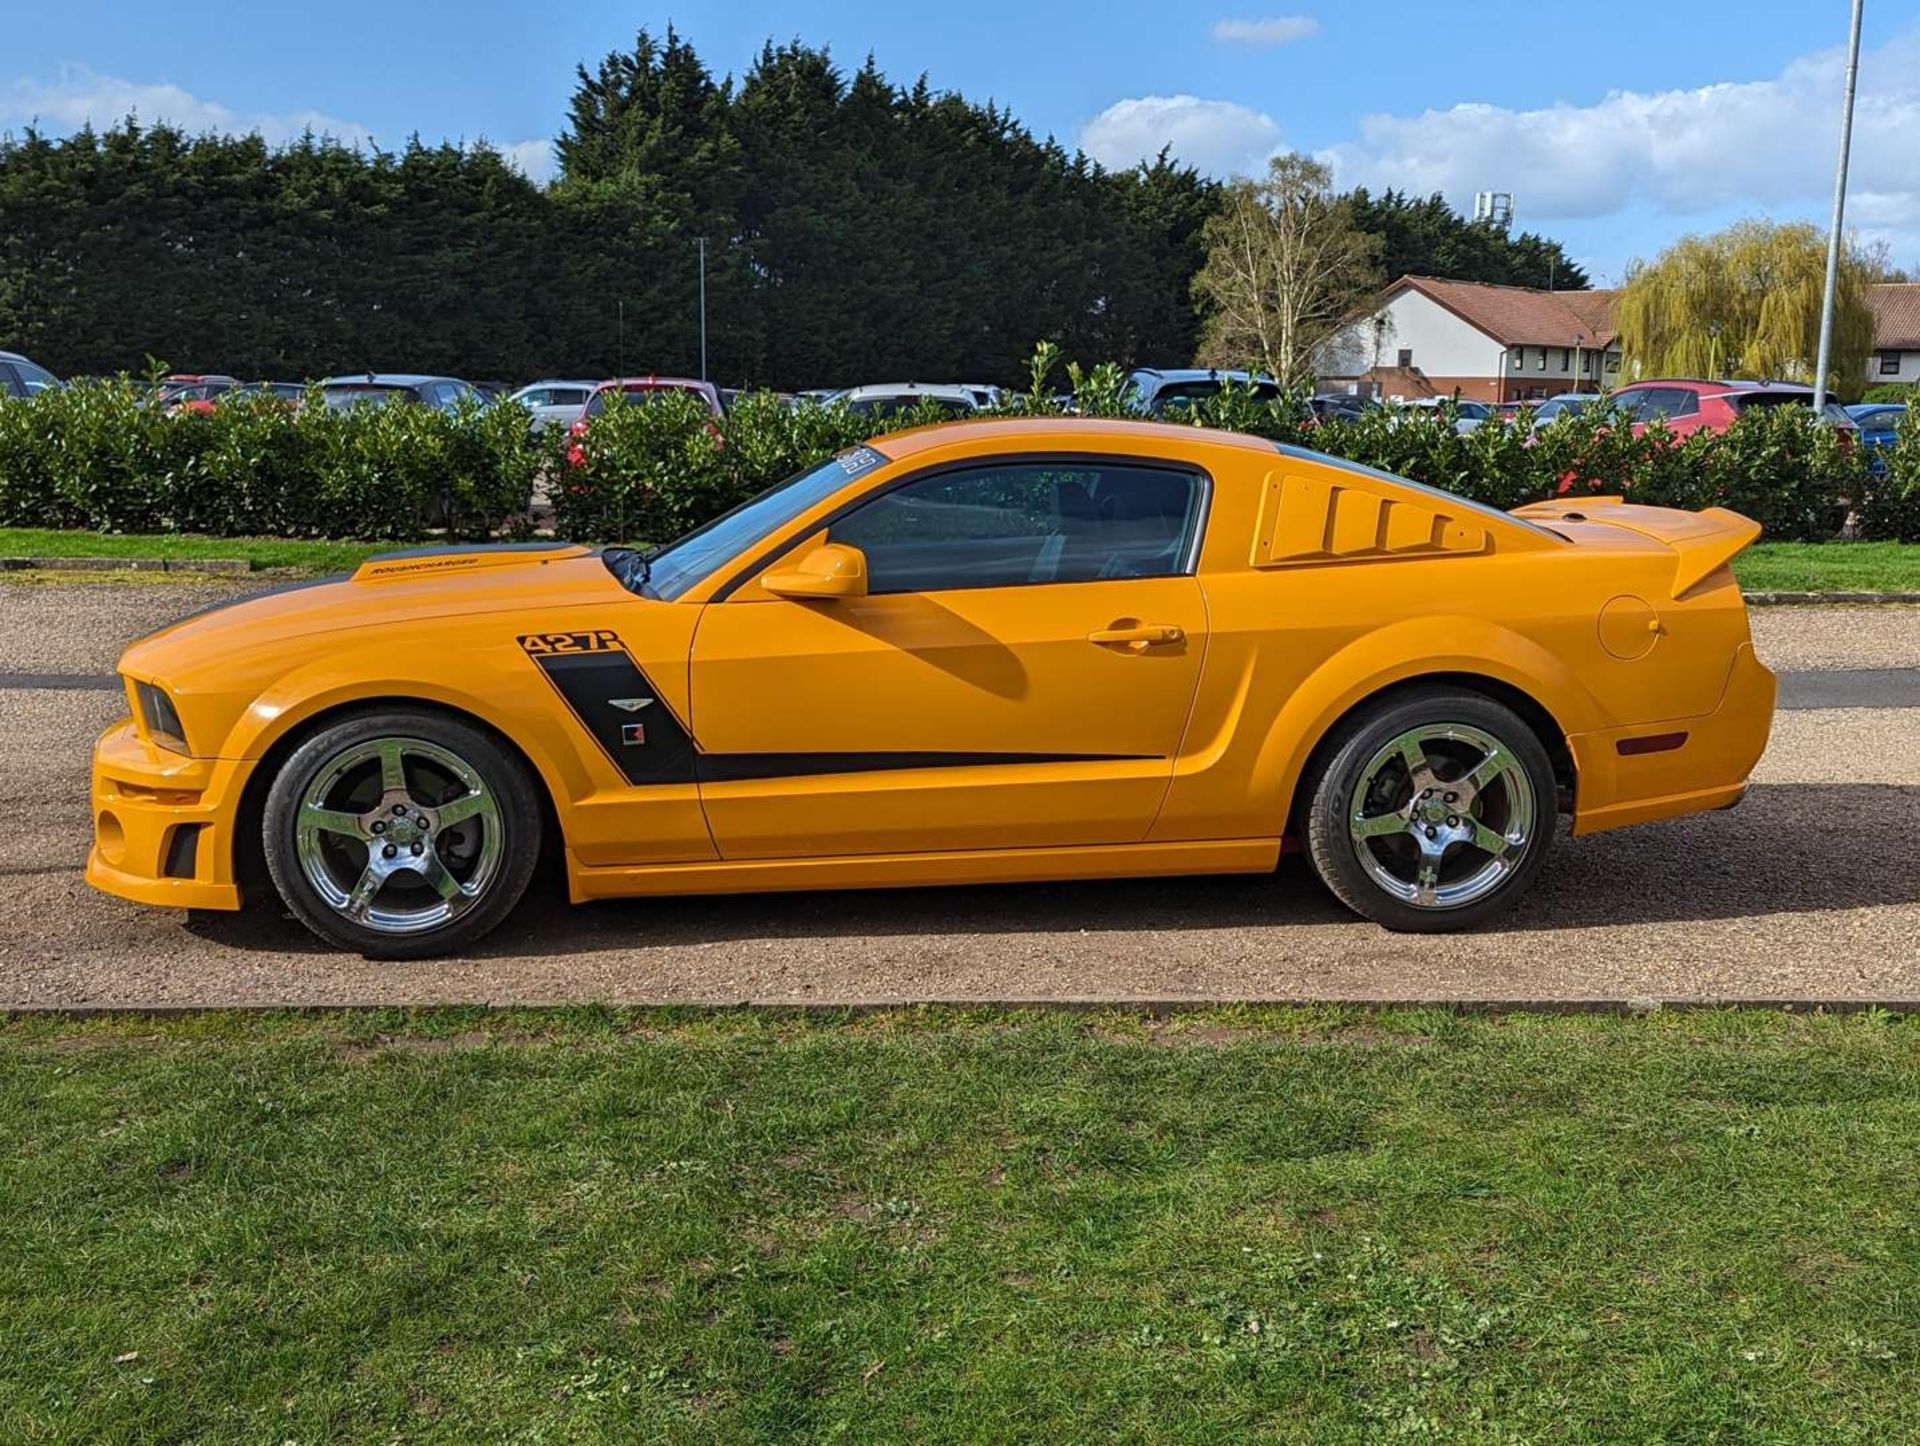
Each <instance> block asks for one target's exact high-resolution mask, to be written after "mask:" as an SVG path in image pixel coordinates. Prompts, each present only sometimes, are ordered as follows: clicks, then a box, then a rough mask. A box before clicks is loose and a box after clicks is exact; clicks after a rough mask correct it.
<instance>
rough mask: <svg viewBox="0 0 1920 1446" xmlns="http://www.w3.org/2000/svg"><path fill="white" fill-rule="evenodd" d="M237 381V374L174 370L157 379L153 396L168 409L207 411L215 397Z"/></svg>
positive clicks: (210, 409) (223, 393)
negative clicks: (158, 382)
mask: <svg viewBox="0 0 1920 1446" xmlns="http://www.w3.org/2000/svg"><path fill="white" fill-rule="evenodd" d="M239 385H240V380H239V378H238V377H230V376H225V375H221V374H216V373H195V372H174V373H172V374H171V375H169V376H168V377H167V378H166V379H165V380H164V381H162V382H161V383H160V390H159V391H158V392H156V393H155V394H154V397H153V400H154V402H155V403H156V404H158V405H159V406H162V407H165V408H166V409H167V410H168V411H170V412H209V411H212V410H213V402H214V398H216V397H224V396H225V395H226V394H227V393H228V392H230V391H232V390H233V389H234V388H235V387H237V386H239Z"/></svg>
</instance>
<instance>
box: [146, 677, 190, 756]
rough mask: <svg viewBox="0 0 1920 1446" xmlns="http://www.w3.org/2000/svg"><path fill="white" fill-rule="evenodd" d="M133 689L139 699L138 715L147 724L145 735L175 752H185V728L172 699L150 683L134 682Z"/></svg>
mask: <svg viewBox="0 0 1920 1446" xmlns="http://www.w3.org/2000/svg"><path fill="white" fill-rule="evenodd" d="M133 689H134V692H135V694H136V695H138V697H139V699H140V716H141V719H142V721H144V722H145V723H146V725H147V737H148V738H150V739H152V740H153V741H154V742H155V743H158V744H159V745H160V746H161V747H162V748H171V749H172V750H173V751H174V752H176V753H186V752H188V751H189V750H188V748H187V730H186V729H185V728H183V727H181V725H180V714H179V711H178V710H177V709H175V707H174V706H173V699H171V698H169V697H168V696H167V695H166V693H165V692H163V691H162V690H161V689H160V688H158V687H156V686H155V685H154V684H152V683H135V684H134V685H133Z"/></svg>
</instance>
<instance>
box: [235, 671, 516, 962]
mask: <svg viewBox="0 0 1920 1446" xmlns="http://www.w3.org/2000/svg"><path fill="white" fill-rule="evenodd" d="M369 750H371V751H372V752H373V753H374V755H375V756H373V757H361V755H362V754H364V753H367V752H368V751H369ZM390 758H391V759H392V760H395V762H394V766H395V767H397V768H398V770H399V773H400V777H401V779H402V780H403V784H404V787H403V788H402V789H401V790H399V791H398V792H396V791H395V790H394V789H393V788H392V787H391V786H390V782H388V783H383V779H387V780H390V779H391V774H388V773H386V772H385V769H386V768H387V766H388V762H389V760H390ZM343 759H345V760H354V759H357V760H358V761H357V762H350V763H346V764H343V763H342V760H343ZM369 770H371V773H369ZM460 770H464V771H460ZM539 787H540V784H539V781H538V779H536V778H535V777H534V776H533V774H532V772H531V770H529V769H528V767H527V766H526V764H525V763H524V762H522V761H521V759H520V758H519V757H518V756H517V755H515V754H514V753H513V752H512V751H511V750H510V749H508V748H505V747H503V746H502V745H501V744H500V743H498V742H497V741H496V740H495V739H493V738H492V737H491V736H489V735H488V734H486V733H485V732H483V731H482V730H480V729H479V728H476V727H474V726H473V725H471V724H469V723H465V722H462V721H461V720H460V719H458V718H455V717H452V716H449V715H447V714H444V713H436V712H432V711H430V710H426V709H407V708H397V709H382V710H380V711H377V712H367V713H359V714H354V715H352V716H350V717H347V718H343V719H341V720H340V721H339V722H336V723H333V724H330V725H329V726H327V727H325V728H322V729H321V730H320V731H319V732H317V733H315V734H314V735H313V736H312V737H311V738H308V739H307V740H306V741H305V742H303V743H302V744H301V745H300V746H299V747H298V748H296V749H295V750H294V751H293V754H292V755H291V756H290V757H289V758H288V759H287V760H286V762H285V763H283V764H282V765H281V766H280V770H279V772H278V773H277V774H276V775H275V776H274V778H273V782H272V784H271V785H270V786H269V788H268V792H267V800H266V807H265V809H264V811H263V814H262V819H261V843H262V848H263V852H264V853H265V856H266V863H267V871H268V873H269V874H270V875H271V876H272V879H273V886H274V888H275V889H276V890H278V891H279V894H280V897H281V899H282V900H284V901H285V903H286V906H287V908H288V909H289V910H291V911H292V913H293V915H294V917H295V918H297V919H299V920H300V922H301V923H302V924H304V925H306V926H307V928H309V929H310V930H312V931H313V932H314V933H315V934H317V935H319V937H320V938H322V939H324V940H326V941H327V942H328V943H330V944H334V945H336V946H338V947H340V948H342V949H351V950H353V951H355V952H357V953H359V954H362V955H364V956H366V957H367V958H369V959H424V958H430V957H432V956H434V955H439V954H451V953H455V952H457V951H459V950H460V949H463V948H465V947H466V946H467V945H469V944H472V943H474V942H475V941H476V940H478V939H480V938H482V937H483V936H485V935H486V934H488V933H490V932H491V931H492V930H493V929H494V928H495V927H496V926H498V925H499V923H500V921H501V920H503V919H504V918H506V916H507V915H508V914H509V913H511V912H512V910H513V907H514V905H516V904H517V903H519V901H520V896H521V895H522V894H523V893H525V892H526V887H527V881H528V879H529V878H531V877H532V875H533V870H534V865H535V864H536V862H537V861H538V859H539V856H540V833H541V812H540V806H539V795H538V793H537V792H536V790H537V789H538V788H539ZM315 789H320V790H322V791H323V796H322V799H321V802H322V803H324V804H326V806H327V809H328V812H327V814H326V815H325V816H326V817H327V818H328V819H330V820H342V821H345V820H351V819H354V818H356V816H357V817H358V818H359V819H365V820H372V822H370V823H367V824H365V826H364V831H363V832H360V833H358V834H353V835H349V834H347V833H346V832H344V831H343V830H339V829H334V828H314V827H311V826H309V827H306V828H305V829H304V833H305V839H304V842H303V837H302V835H303V826H302V823H301V819H302V818H303V816H305V815H304V814H303V809H302V801H303V799H307V797H308V795H309V792H310V791H312V790H315ZM328 789H332V790H333V791H334V792H333V793H332V794H328V793H326V792H325V790H328ZM423 794H425V795H427V796H425V797H423V796H422V795H423ZM336 796H337V801H335V800H336ZM436 797H437V798H438V800H439V802H438V803H437V804H436V802H435V799H436ZM395 800H401V801H400V802H398V803H396V802H395ZM456 806H460V807H466V808H468V809H469V810H470V812H469V816H468V817H467V818H464V819H461V820H459V821H456V822H453V823H449V824H447V825H446V826H444V827H440V826H437V825H438V821H439V811H440V810H445V811H446V813H447V814H448V815H449V816H451V815H452V814H453V813H454V812H455V809H456ZM376 835H377V836H376ZM362 850H364V851H365V858H366V859H367V863H366V865H365V869H364V873H362V874H361V877H360V879H356V878H355V875H356V870H357V866H358V864H359V860H360V858H361V857H362V854H361V851H362ZM436 865H437V866H438V867H435V866H436ZM429 870H430V871H431V875H432V878H433V879H437V880H438V881H439V883H438V885H437V886H436V885H435V884H434V883H433V882H431V881H430V877H429V873H428V872H427V871H429ZM463 871H464V872H463ZM316 873H317V874H318V875H319V876H320V877H319V878H318V879H316V878H315V877H314V875H315V874H316ZM376 873H378V875H379V879H380V881H379V882H378V883H377V884H375V885H374V886H373V887H372V891H371V893H370V894H369V895H368V897H367V898H366V900H365V901H364V903H363V905H362V907H361V909H360V912H359V916H358V917H352V916H350V912H349V911H350V910H351V909H352V906H353V903H354V899H353V895H354V893H355V892H356V889H355V888H354V887H353V883H357V882H361V881H363V880H364V879H367V878H372V877H373V876H374V875H375V874H376ZM448 880H451V882H450V883H449V882H447V881H448ZM350 881H353V882H350ZM323 888H325V889H331V890H335V891H336V894H335V897H334V898H332V899H329V898H328V897H327V896H326V894H325V893H323ZM448 890H452V891H453V892H452V893H448V892H447V891H448ZM343 896H344V898H345V901H346V905H347V908H346V909H343V908H342V906H341V900H342V897H343ZM383 901H386V902H385V904H384V906H383ZM443 912H444V913H445V914H446V915H447V917H445V918H436V915H437V914H439V913H443ZM383 919H384V920H386V921H387V922H385V923H384V924H383V923H382V922H381V920H383Z"/></svg>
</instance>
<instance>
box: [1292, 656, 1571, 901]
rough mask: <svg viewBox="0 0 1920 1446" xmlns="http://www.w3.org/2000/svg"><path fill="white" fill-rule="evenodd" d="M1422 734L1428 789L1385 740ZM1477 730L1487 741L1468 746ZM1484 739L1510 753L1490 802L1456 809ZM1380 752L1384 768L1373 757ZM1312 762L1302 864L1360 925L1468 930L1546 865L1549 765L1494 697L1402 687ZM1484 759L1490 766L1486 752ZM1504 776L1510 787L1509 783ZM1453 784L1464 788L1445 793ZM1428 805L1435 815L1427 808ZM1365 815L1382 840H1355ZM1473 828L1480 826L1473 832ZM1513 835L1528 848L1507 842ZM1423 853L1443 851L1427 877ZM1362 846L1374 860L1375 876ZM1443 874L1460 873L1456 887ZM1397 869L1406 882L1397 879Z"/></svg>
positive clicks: (1553, 825) (1551, 792)
mask: <svg viewBox="0 0 1920 1446" xmlns="http://www.w3.org/2000/svg"><path fill="white" fill-rule="evenodd" d="M1449 727H1452V728H1453V730H1454V733H1453V734H1452V735H1450V734H1449V733H1448V732H1447V730H1448V728H1449ZM1425 729H1431V730H1433V733H1434V736H1433V737H1431V738H1429V739H1426V740H1424V742H1423V744H1422V745H1421V746H1422V747H1424V746H1425V744H1427V743H1430V744H1432V745H1434V747H1433V750H1432V756H1431V757H1430V758H1428V760H1427V761H1428V762H1429V763H1430V765H1431V771H1430V774H1428V775H1422V777H1423V778H1425V779H1426V780H1427V781H1428V782H1430V783H1431V784H1432V785H1433V786H1432V787H1431V788H1430V789H1429V790H1428V791H1427V792H1426V793H1423V792H1421V790H1420V789H1419V787H1418V785H1417V783H1416V782H1415V781H1414V770H1413V768H1412V767H1411V766H1410V765H1408V764H1407V763H1406V762H1405V760H1404V758H1403V757H1401V761H1400V762H1399V763H1398V764H1397V765H1396V764H1395V763H1394V762H1393V761H1392V760H1393V759H1394V758H1395V757H1400V755H1398V754H1396V753H1394V752H1392V751H1391V749H1390V745H1392V744H1393V743H1394V742H1395V741H1396V740H1398V739H1401V738H1403V737H1405V736H1406V735H1408V734H1409V733H1414V732H1417V731H1419V730H1425ZM1476 735H1477V738H1478V739H1479V740H1482V741H1475V739H1476ZM1487 738H1490V739H1492V740H1494V741H1495V742H1496V743H1497V744H1498V745H1499V746H1500V747H1501V748H1503V749H1504V750H1505V751H1506V755H1505V761H1504V764H1503V766H1502V767H1501V768H1500V769H1499V770H1491V767H1490V772H1489V778H1490V781H1489V782H1488V784H1487V793H1486V795H1485V796H1483V797H1479V798H1474V799H1471V800H1469V802H1467V803H1460V802H1458V801H1457V799H1458V798H1459V797H1460V796H1461V795H1462V794H1464V793H1465V792H1466V791H1467V787H1470V786H1471V785H1468V784H1466V781H1465V780H1463V779H1462V778H1461V774H1462V773H1464V772H1465V771H1466V767H1467V766H1469V765H1470V760H1471V759H1472V758H1473V757H1474V756H1476V753H1477V752H1484V751H1486V750H1485V749H1484V742H1483V740H1484V739H1487ZM1383 753H1384V754H1385V755H1386V756H1387V758H1388V761H1387V762H1386V763H1384V764H1382V763H1380V762H1379V760H1380V759H1381V758H1382V756H1383ZM1315 757H1316V762H1315V765H1314V767H1313V771H1312V772H1311V774H1310V776H1309V777H1308V779H1307V780H1306V782H1307V789H1308V791H1307V793H1306V795H1305V798H1306V803H1305V806H1304V808H1303V810H1302V812H1303V818H1302V820H1301V825H1302V827H1301V832H1302V834H1303V835H1304V839H1305V843H1306V852H1307V857H1308V858H1309V859H1310V860H1311V861H1312V864H1313V868H1314V872H1315V873H1317V874H1318V875H1319V876H1320V880H1321V882H1322V883H1324V884H1325V885H1326V886H1327V888H1328V890H1329V891H1331V892H1332V894H1333V896H1334V897H1335V898H1336V899H1338V900H1339V901H1340V902H1341V903H1343V904H1345V905H1346V906H1347V907H1348V908H1349V909H1351V910H1353V912H1354V913H1356V914H1359V915H1360V916H1361V917H1363V918H1367V919H1371V920H1373V921H1374V922H1375V923H1377V924H1380V925H1383V926H1384V927H1386V928H1388V929H1392V930H1394V931H1396V932H1401V933H1415V934H1437V933H1447V932H1451V931H1453V930H1458V929H1470V928H1472V927H1473V926H1475V925H1476V924H1479V923H1482V922H1484V921H1485V920H1487V919H1489V918H1491V917H1493V916H1494V915H1496V914H1499V913H1501V912H1502V911H1504V910H1506V909H1508V908H1510V907H1512V905H1513V904H1514V903H1515V902H1516V901H1517V900H1518V899H1519V898H1520V896H1521V895H1522V894H1524V893H1525V892H1526V891H1527V889H1528V887H1529V886H1530V885H1531V884H1532V883H1533V880H1534V878H1535V877H1536V876H1537V875H1538V874H1539V872H1540V869H1541V867H1542V866H1543V865H1544V864H1545V863H1546V858H1547V852H1548V850H1549V849H1550V848H1551V847H1552V843H1553V836H1554V833H1555V831H1556V829H1557V827H1558V815H1557V797H1558V795H1557V786H1556V783H1555V780H1554V776H1553V764H1552V762H1551V761H1550V760H1549V759H1548V757H1547V751H1546V749H1545V748H1544V747H1543V746H1542V745H1541V742H1540V740H1539V738H1538V737H1537V736H1536V735H1535V734H1534V732H1533V730H1532V729H1531V728H1530V727H1528V726H1527V724H1526V722H1525V721H1524V720H1522V719H1521V718H1520V716H1519V715H1518V714H1516V713H1515V712H1513V710H1512V709H1510V708H1506V707H1503V706H1502V705H1501V704H1499V703H1496V702H1494V701H1493V700H1492V699H1490V698H1487V697H1485V696H1483V695H1481V694H1478V693H1471V692H1467V691H1466V690H1464V689H1458V688H1443V687H1423V688H1417V689H1409V690H1408V691H1406V692H1402V693H1398V694H1395V695H1393V696H1391V697H1389V698H1386V699H1383V700H1382V701H1381V702H1379V703H1377V704H1375V705H1373V706H1371V707H1368V708H1365V709H1363V710H1361V711H1360V712H1359V713H1357V714H1355V715H1354V716H1353V717H1352V718H1349V719H1348V720H1346V721H1345V722H1344V723H1342V724H1341V726H1340V727H1339V729H1338V730H1337V731H1336V732H1335V733H1334V734H1333V735H1331V736H1330V737H1329V738H1328V739H1327V741H1326V743H1325V745H1324V746H1323V747H1322V748H1320V749H1319V750H1318V751H1317V753H1316V755H1315ZM1489 760H1490V765H1491V762H1492V761H1493V760H1492V757H1491V755H1490V754H1489ZM1509 776H1513V777H1514V778H1515V781H1514V782H1512V783H1508V782H1506V781H1505V780H1506V779H1507V777H1509ZM1449 780H1452V781H1454V782H1456V783H1460V784H1462V785H1463V786H1462V787H1460V788H1458V789H1454V790H1449V789H1448V788H1447V787H1446V784H1447V782H1448V781H1449ZM1494 780H1497V781H1494ZM1363 785H1366V786H1367V789H1368V792H1367V795H1366V796H1365V797H1364V798H1362V800H1361V804H1360V807H1359V809H1358V810H1356V808H1355V793H1356V790H1359V789H1360V788H1361V787H1362V786H1363ZM1428 793H1430V794H1431V795H1432V796H1431V797H1430V798H1429V797H1428ZM1416 795H1417V796H1416ZM1448 800H1456V801H1455V802H1452V803H1449V802H1448ZM1431 809H1439V810H1441V812H1440V813H1438V814H1432V813H1429V812H1426V810H1431ZM1449 810H1459V811H1458V812H1452V811H1449ZM1403 815H1405V816H1406V818H1405V821H1404V822H1403V823H1402V824H1400V825H1398V826H1394V825H1392V824H1390V822H1389V819H1390V817H1392V818H1399V817H1401V816H1403ZM1360 817H1364V818H1365V819H1366V820H1367V821H1368V822H1370V823H1374V824H1378V825H1387V826H1388V827H1389V829H1390V832H1388V833H1387V834H1386V835H1385V836H1383V837H1381V838H1378V839H1365V840H1363V839H1360V838H1357V837H1356V836H1355V830H1356V829H1357V828H1359V827H1362V825H1361V824H1359V823H1358V822H1357V819H1358V818H1360ZM1522 819H1524V822H1522V821H1521V820H1522ZM1479 824H1484V825H1485V828H1484V829H1481V830H1476V829H1475V826H1476V825H1479ZM1463 833H1471V834H1472V837H1470V838H1467V837H1463V836H1462V835H1463ZM1508 833H1512V834H1516V835H1520V836H1522V838H1523V841H1522V842H1520V843H1517V844H1516V843H1512V842H1510V841H1509V840H1508V839H1507V838H1506V835H1507V834H1508ZM1422 835H1425V836H1426V837H1425V839H1424V841H1423V839H1422V837H1421V836H1422ZM1449 839H1452V840H1455V841H1454V842H1451V843H1449V842H1448V840H1449ZM1479 839H1496V840H1497V841H1498V843H1499V844H1502V845H1504V846H1505V851H1504V852H1498V851H1495V850H1491V849H1487V848H1484V847H1482V846H1481V845H1480V843H1479V842H1478V840H1479ZM1428 849H1444V850H1445V853H1444V854H1443V855H1441V856H1440V861H1439V863H1438V865H1437V869H1438V873H1437V877H1436V878H1435V879H1434V880H1433V881H1431V882H1428V876H1427V875H1425V874H1424V873H1422V871H1421V866H1422V863H1423V861H1425V860H1426V859H1428V858H1429V857H1431V856H1430V855H1428V854H1427V853H1425V852H1424V850H1428ZM1362 850H1365V851H1366V853H1367V856H1368V858H1369V859H1371V860H1372V862H1373V870H1372V871H1370V868H1369V864H1368V863H1367V862H1363V859H1362ZM1450 869H1451V870H1456V871H1458V875H1457V878H1456V879H1455V881H1454V882H1452V883H1449V882H1448V881H1447V877H1448V876H1447V873H1446V871H1447V870H1450ZM1403 872H1404V873H1405V874H1406V875H1407V876H1408V877H1407V878H1406V879H1405V882H1404V883H1401V881H1400V879H1399V877H1398V876H1400V875H1401V874H1402V873H1403ZM1377 874H1385V875H1388V876H1393V877H1394V880H1395V885H1396V886H1397V887H1403V888H1406V889H1409V890H1412V894H1411V895H1410V896H1409V895H1403V894H1401V893H1396V892H1391V891H1390V889H1389V885H1388V884H1387V883H1386V882H1383V881H1382V878H1381V877H1378V876H1377ZM1448 889H1453V890H1455V891H1457V893H1458V895H1459V898H1458V901H1457V902H1448V901H1446V897H1445V891H1446V890H1448ZM1476 889H1478V890H1479V892H1475V890H1476ZM1416 899H1418V900H1420V901H1418V902H1416V901H1415V900H1416Z"/></svg>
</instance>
